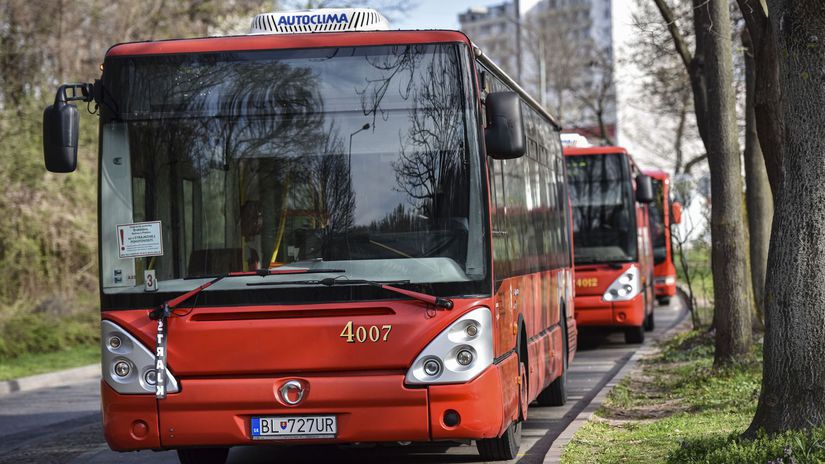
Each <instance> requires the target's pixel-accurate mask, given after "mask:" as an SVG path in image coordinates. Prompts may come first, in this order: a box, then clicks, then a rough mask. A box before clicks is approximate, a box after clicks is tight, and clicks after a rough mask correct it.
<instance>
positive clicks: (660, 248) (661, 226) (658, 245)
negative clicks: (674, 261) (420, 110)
mask: <svg viewBox="0 0 825 464" xmlns="http://www.w3.org/2000/svg"><path fill="white" fill-rule="evenodd" d="M650 181H651V183H652V184H653V199H654V200H653V203H651V204H650V205H649V208H648V210H649V211H650V237H651V239H652V240H653V261H654V262H655V263H656V264H659V263H662V262H664V261H665V260H666V259H667V237H666V235H665V228H666V227H667V224H666V223H665V201H667V199H666V198H665V192H664V182H662V181H661V180H659V179H654V178H652V177H651V179H650Z"/></svg>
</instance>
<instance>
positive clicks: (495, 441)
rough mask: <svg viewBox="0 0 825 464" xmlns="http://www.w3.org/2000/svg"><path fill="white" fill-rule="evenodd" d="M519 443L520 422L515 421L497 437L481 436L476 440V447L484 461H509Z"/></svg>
mask: <svg viewBox="0 0 825 464" xmlns="http://www.w3.org/2000/svg"><path fill="white" fill-rule="evenodd" d="M520 445H521V422H519V421H516V422H513V423H511V424H510V426H509V427H507V430H505V431H504V433H503V434H502V435H501V436H500V437H498V438H483V439H481V440H477V441H476V448H478V454H479V456H481V459H483V460H485V461H509V460H510V459H515V458H516V456H517V455H518V449H519V446H520Z"/></svg>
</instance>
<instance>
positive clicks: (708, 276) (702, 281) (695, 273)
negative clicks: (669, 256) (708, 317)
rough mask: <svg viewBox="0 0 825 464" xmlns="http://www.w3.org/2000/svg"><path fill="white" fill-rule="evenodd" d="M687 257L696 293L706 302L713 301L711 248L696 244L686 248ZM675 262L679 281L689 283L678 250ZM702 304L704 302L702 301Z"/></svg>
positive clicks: (684, 283)
mask: <svg viewBox="0 0 825 464" xmlns="http://www.w3.org/2000/svg"><path fill="white" fill-rule="evenodd" d="M685 258H686V259H687V263H688V274H689V275H690V283H691V286H692V287H693V292H694V295H695V297H696V298H697V299H699V300H701V301H703V302H705V304H707V303H710V302H712V301H713V272H712V269H711V266H710V248H709V247H707V246H695V247H693V248H691V249H689V250H685ZM673 264H674V266H676V276H677V279H678V280H679V282H680V283H681V284H683V285H687V279H686V276H685V272H684V270H683V269H682V262H681V257H680V256H679V255H678V251H674V256H673ZM700 304H702V303H701V302H700Z"/></svg>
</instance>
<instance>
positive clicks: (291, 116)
mask: <svg viewBox="0 0 825 464" xmlns="http://www.w3.org/2000/svg"><path fill="white" fill-rule="evenodd" d="M465 54H466V51H465V50H464V49H463V48H462V47H460V46H459V45H457V44H436V45H432V44H431V45H397V46H378V47H350V48H340V47H338V48H322V49H311V50H274V51H273V50H266V51H244V52H214V53H213V52H210V53H200V54H185V55H182V54H180V55H153V56H131V57H112V58H109V59H107V61H106V63H105V74H104V80H103V82H104V101H103V102H102V104H101V111H102V145H101V173H102V175H101V231H100V235H101V256H102V259H101V263H102V268H101V279H102V286H103V289H104V292H107V293H124V292H126V293H128V292H142V291H144V283H145V282H144V281H143V279H144V271H146V270H152V271H154V273H155V278H156V280H157V282H158V283H159V284H160V289H161V290H164V289H165V290H173V289H174V290H176V291H179V290H185V289H187V288H194V287H195V286H196V285H197V284H198V283H201V282H202V281H203V279H206V278H208V277H209V276H214V275H216V274H220V273H226V272H235V271H250V270H255V269H275V268H279V267H281V266H285V268H291V267H297V268H302V267H307V268H313V267H315V268H317V267H322V268H326V269H341V270H345V271H346V277H347V278H351V279H367V280H380V281H387V280H392V281H396V280H398V281H409V282H410V283H411V284H432V283H452V284H453V286H452V287H451V288H452V291H449V290H448V291H447V293H459V294H460V293H465V292H466V293H472V289H477V288H480V287H479V286H478V285H472V286H467V285H464V284H466V283H478V282H480V281H481V280H482V279H484V278H485V277H486V276H487V274H488V272H487V267H488V266H489V262H488V258H487V249H488V248H489V246H485V245H484V237H485V233H486V232H485V229H486V228H485V226H484V221H483V220H482V218H483V212H484V207H483V206H482V205H483V203H482V202H481V195H482V189H481V172H482V171H481V168H480V159H479V154H478V153H479V152H478V148H477V143H476V142H475V141H476V140H477V133H476V132H475V131H476V129H475V125H474V124H473V123H470V124H468V120H470V121H471V120H472V119H471V118H472V115H473V114H474V113H473V107H474V105H473V103H472V98H473V97H472V92H471V90H470V86H469V85H468V84H467V83H468V82H470V80H469V77H468V76H469V65H468V64H467V62H468V59H469V58H468V57H467V56H465ZM153 221H154V222H155V223H156V224H157V222H158V221H159V224H160V225H159V226H156V227H158V228H159V235H160V236H161V240H160V241H161V242H162V244H161V246H162V250H160V252H158V250H155V251H154V252H150V253H149V254H151V256H136V257H130V256H128V255H127V256H126V257H124V251H123V249H124V248H125V246H124V243H122V240H123V239H124V237H123V235H122V232H121V230H122V228H123V227H124V226H123V225H124V224H125V225H127V226H128V227H135V224H138V225H140V224H145V223H150V222H153ZM129 230H130V229H129ZM127 232H128V230H127ZM150 235H151V234H150ZM147 240H149V241H151V240H155V239H153V238H148V239H147ZM149 245H150V246H149V248H152V246H155V248H157V244H155V245H152V244H149ZM136 249H137V248H136ZM138 254H139V253H138ZM240 281H242V279H227V280H225V281H223V282H222V285H225V286H227V285H228V286H232V285H236V286H238V288H239V289H240V288H242V287H241V286H242V285H244V284H243V283H242V282H241V283H234V284H233V282H240ZM462 285H464V286H462ZM243 288H244V289H246V288H254V287H243ZM445 296H446V295H445Z"/></svg>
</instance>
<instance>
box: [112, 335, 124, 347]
mask: <svg viewBox="0 0 825 464" xmlns="http://www.w3.org/2000/svg"><path fill="white" fill-rule="evenodd" d="M122 343H123V342H121V340H120V337H111V338H110V339H109V348H112V349H113V350H116V349H118V348H120V345H121V344H122Z"/></svg>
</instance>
